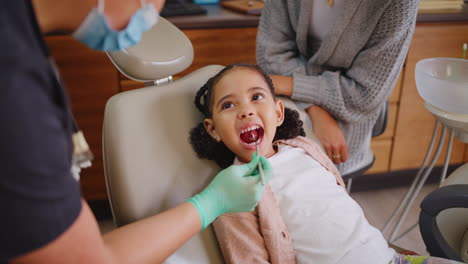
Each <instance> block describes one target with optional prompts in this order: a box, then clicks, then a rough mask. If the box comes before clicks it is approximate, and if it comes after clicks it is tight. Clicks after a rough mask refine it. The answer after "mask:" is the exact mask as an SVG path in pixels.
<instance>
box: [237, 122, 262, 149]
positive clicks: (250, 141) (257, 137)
mask: <svg viewBox="0 0 468 264" xmlns="http://www.w3.org/2000/svg"><path fill="white" fill-rule="evenodd" d="M263 133H264V130H263V128H262V127H260V126H259V125H254V126H251V127H249V128H247V129H242V131H241V134H240V139H241V141H242V143H244V144H245V145H246V146H248V147H249V148H250V147H252V148H255V145H257V144H260V142H261V141H262V139H263Z"/></svg>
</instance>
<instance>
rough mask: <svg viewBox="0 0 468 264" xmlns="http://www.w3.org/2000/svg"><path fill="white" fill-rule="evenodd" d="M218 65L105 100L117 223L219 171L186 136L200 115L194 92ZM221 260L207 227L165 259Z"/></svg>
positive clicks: (172, 199) (178, 196) (166, 202)
mask: <svg viewBox="0 0 468 264" xmlns="http://www.w3.org/2000/svg"><path fill="white" fill-rule="evenodd" d="M220 69H222V67H221V66H214V65H213V66H207V67H204V68H201V69H199V70H197V71H195V72H193V73H191V74H188V75H187V76H185V77H183V78H181V79H178V80H176V81H174V82H173V83H170V84H166V85H162V86H158V87H156V86H151V87H146V88H142V89H138V90H133V91H128V92H125V93H121V94H117V95H115V96H113V97H112V98H111V99H110V100H109V101H108V102H107V105H106V110H105V118H104V129H103V154H104V155H103V156H104V159H105V161H104V165H105V175H106V182H107V189H108V192H109V197H110V203H111V208H112V212H113V215H114V219H115V221H116V223H117V225H119V226H120V225H124V224H127V223H130V222H132V221H136V220H138V219H141V218H144V217H147V216H150V215H153V214H156V213H158V212H161V211H164V210H166V209H169V208H171V207H174V206H176V205H178V204H180V203H182V202H184V201H185V200H186V199H187V198H189V197H191V196H192V195H193V194H195V193H197V192H198V191H199V190H201V189H202V188H203V187H204V186H205V185H206V184H207V183H208V182H209V181H210V180H211V178H212V177H213V176H214V175H215V174H216V173H217V172H218V171H219V168H218V167H217V166H216V165H215V164H214V163H213V162H210V161H207V160H200V159H198V158H197V157H196V154H195V152H194V151H193V150H192V148H191V146H190V144H189V140H188V137H189V131H190V129H191V128H192V127H194V126H195V125H196V124H197V123H198V122H199V121H201V114H199V112H198V111H197V110H196V108H195V106H194V104H193V101H194V96H195V93H196V91H197V90H198V89H199V88H200V87H201V86H202V85H203V84H204V83H205V82H206V80H207V79H208V78H209V77H211V76H213V75H214V74H215V73H216V72H218V71H219V70H220ZM222 262H223V261H222V255H221V253H220V251H219V248H218V245H217V242H216V239H215V237H214V233H213V230H212V228H211V227H209V228H207V229H206V230H205V231H203V232H201V234H199V235H197V236H196V237H194V238H193V239H192V240H190V242H188V243H187V244H186V245H185V246H184V247H182V248H181V249H180V250H178V251H177V252H176V253H175V254H174V255H173V256H172V257H170V258H169V259H168V260H167V262H166V263H222Z"/></svg>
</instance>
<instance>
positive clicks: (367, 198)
mask: <svg viewBox="0 0 468 264" xmlns="http://www.w3.org/2000/svg"><path fill="white" fill-rule="evenodd" d="M436 187H437V185H436V184H426V185H425V186H424V187H423V188H422V190H421V193H420V194H419V196H418V197H417V199H416V200H415V201H414V203H413V206H412V207H411V209H410V211H409V213H408V215H407V216H406V218H405V220H404V222H403V223H402V225H401V228H400V231H399V232H398V235H399V234H402V233H403V232H404V231H405V230H407V229H408V228H410V227H411V226H413V225H414V224H416V223H417V221H418V219H419V212H420V209H419V205H420V204H421V201H422V199H423V198H424V197H425V196H426V195H427V194H429V193H430V192H431V191H432V190H434V189H435V188H436ZM407 190H408V187H407V186H403V187H393V188H387V189H380V190H375V191H359V192H351V196H352V197H353V198H354V199H355V200H356V201H357V202H358V203H359V204H360V205H361V207H362V208H363V210H364V214H365V215H366V217H367V220H368V221H369V223H371V224H372V225H373V226H375V227H377V228H378V229H379V230H381V229H382V228H383V226H384V225H385V223H386V222H387V220H388V219H389V217H390V216H391V215H392V213H393V211H394V210H395V209H396V208H397V207H398V205H399V203H400V201H401V199H402V198H403V197H404V195H405V194H406V192H407ZM398 235H397V237H398ZM384 236H385V237H386V238H387V239H388V237H389V236H390V234H389V232H386V233H385V234H384ZM393 244H395V245H397V246H399V247H401V248H404V249H408V250H412V251H415V252H416V253H418V254H420V255H429V253H428V252H427V251H426V247H425V246H424V242H423V240H422V238H421V234H420V232H419V226H416V227H415V228H413V229H412V230H411V231H410V232H409V233H407V234H406V235H404V236H403V237H401V238H400V239H398V240H396V241H394V242H393Z"/></svg>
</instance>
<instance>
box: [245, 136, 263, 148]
mask: <svg viewBox="0 0 468 264" xmlns="http://www.w3.org/2000/svg"><path fill="white" fill-rule="evenodd" d="M259 142H260V138H259V139H257V141H255V142H252V143H247V142H246V144H247V145H249V146H253V145H257V144H258V143H259Z"/></svg>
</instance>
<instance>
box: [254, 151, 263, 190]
mask: <svg viewBox="0 0 468 264" xmlns="http://www.w3.org/2000/svg"><path fill="white" fill-rule="evenodd" d="M255 148H256V151H257V156H259V157H260V150H259V148H258V144H255ZM258 172H259V173H260V180H261V182H262V185H265V178H264V177H263V168H262V164H261V163H260V162H258Z"/></svg>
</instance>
